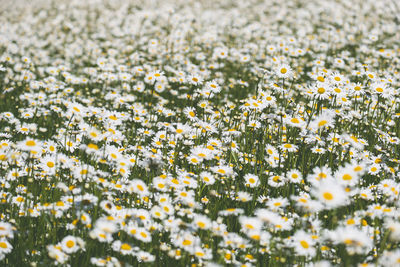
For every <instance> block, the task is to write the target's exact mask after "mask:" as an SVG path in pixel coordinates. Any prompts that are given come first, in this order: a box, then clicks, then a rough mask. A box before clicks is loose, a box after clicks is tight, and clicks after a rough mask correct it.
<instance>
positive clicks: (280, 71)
mask: <svg viewBox="0 0 400 267" xmlns="http://www.w3.org/2000/svg"><path fill="white" fill-rule="evenodd" d="M275 73H276V75H278V77H279V78H284V79H288V78H291V77H292V75H293V71H292V68H291V67H290V66H289V65H287V64H280V65H279V66H278V67H277V68H276V69H275Z"/></svg>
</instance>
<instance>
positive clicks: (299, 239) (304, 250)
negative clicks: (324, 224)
mask: <svg viewBox="0 0 400 267" xmlns="http://www.w3.org/2000/svg"><path fill="white" fill-rule="evenodd" d="M291 240H292V246H293V247H294V250H295V251H296V253H297V254H298V255H303V256H309V257H314V256H315V254H316V249H315V247H314V246H315V240H314V239H313V238H312V237H311V235H310V234H307V233H306V232H304V231H302V230H299V231H297V232H296V233H295V234H294V235H293V237H292V239H291Z"/></svg>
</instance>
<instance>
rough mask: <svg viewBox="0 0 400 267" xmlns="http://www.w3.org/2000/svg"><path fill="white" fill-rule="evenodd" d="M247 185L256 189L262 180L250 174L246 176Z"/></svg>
mask: <svg viewBox="0 0 400 267" xmlns="http://www.w3.org/2000/svg"><path fill="white" fill-rule="evenodd" d="M244 180H245V185H247V186H249V187H251V188H254V187H257V186H258V185H259V184H260V180H259V178H258V176H257V175H254V174H251V173H248V174H246V175H245V176H244Z"/></svg>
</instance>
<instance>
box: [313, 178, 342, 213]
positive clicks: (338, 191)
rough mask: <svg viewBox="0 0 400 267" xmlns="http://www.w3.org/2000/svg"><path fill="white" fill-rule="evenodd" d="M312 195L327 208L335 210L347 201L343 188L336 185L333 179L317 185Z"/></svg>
mask: <svg viewBox="0 0 400 267" xmlns="http://www.w3.org/2000/svg"><path fill="white" fill-rule="evenodd" d="M312 193H313V194H314V195H315V196H316V197H317V198H318V200H319V201H320V202H321V203H322V204H324V205H325V206H326V207H327V208H335V207H338V206H341V205H344V204H345V203H346V201H347V195H346V192H345V190H344V188H343V187H342V186H341V185H338V184H337V183H336V182H335V181H334V180H333V179H324V180H322V181H321V182H319V183H318V187H317V188H314V189H313V191H312Z"/></svg>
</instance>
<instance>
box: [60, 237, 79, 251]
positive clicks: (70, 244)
mask: <svg viewBox="0 0 400 267" xmlns="http://www.w3.org/2000/svg"><path fill="white" fill-rule="evenodd" d="M83 245H84V243H83V240H82V239H81V238H79V237H74V236H71V235H68V236H66V237H64V238H63V240H62V241H61V248H62V250H63V251H64V252H65V253H67V254H71V253H75V252H77V251H78V250H79V249H81V248H82V247H83Z"/></svg>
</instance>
